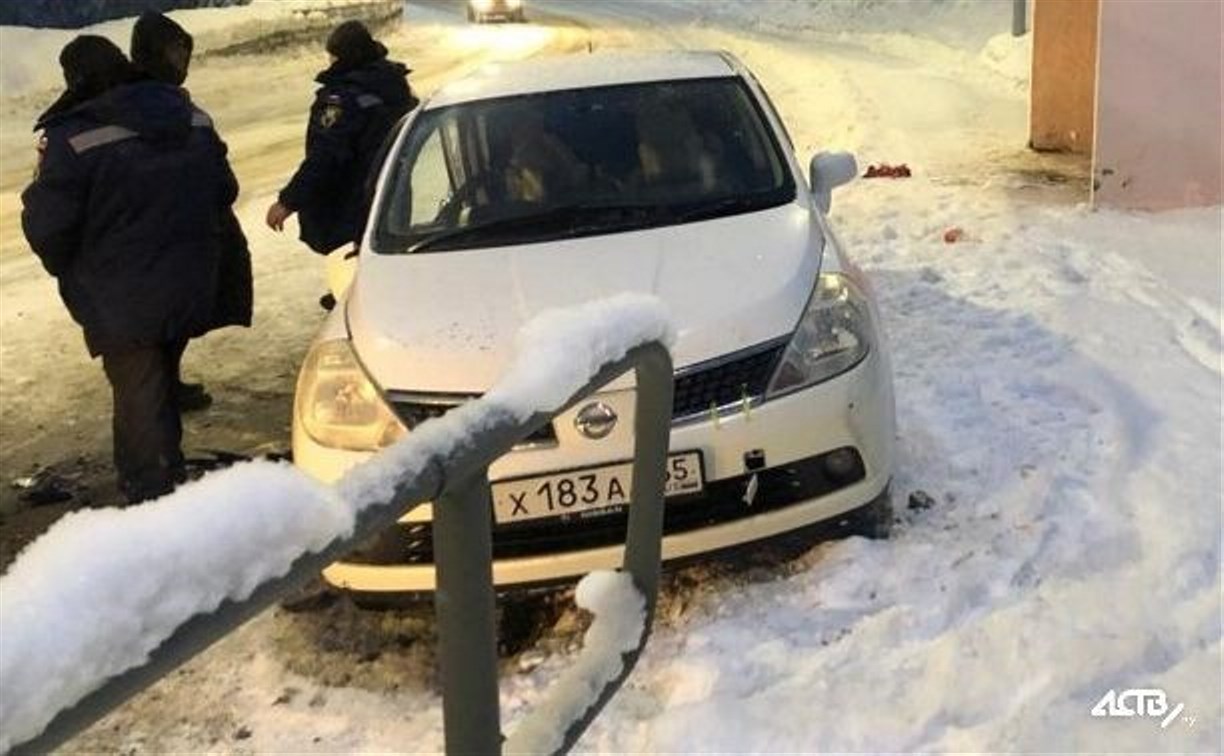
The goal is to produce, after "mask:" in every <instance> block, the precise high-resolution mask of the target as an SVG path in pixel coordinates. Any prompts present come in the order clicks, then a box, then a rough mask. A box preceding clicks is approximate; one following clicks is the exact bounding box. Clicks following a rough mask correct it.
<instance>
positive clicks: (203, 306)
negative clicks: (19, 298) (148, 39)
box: [21, 77, 238, 501]
mask: <svg viewBox="0 0 1224 756" xmlns="http://www.w3.org/2000/svg"><path fill="white" fill-rule="evenodd" d="M66 78H68V77H66ZM69 80H71V79H69ZM44 126H45V129H46V130H45V138H46V152H45V154H44V156H43V160H42V165H41V168H40V170H39V172H38V175H37V176H36V178H35V179H34V182H33V183H32V184H31V185H30V186H29V187H28V188H27V189H26V190H25V191H24V192H23V193H22V204H23V210H22V216H21V222H22V228H23V230H24V231H25V235H26V239H27V240H28V241H29V243H30V246H31V248H32V249H33V250H34V252H35V254H37V255H38V257H39V258H40V259H41V261H42V264H43V266H44V267H45V268H46V269H47V272H49V273H50V274H51V275H52V276H54V277H55V278H56V279H57V282H58V284H59V290H60V295H61V297H62V298H63V300H64V303H65V305H66V306H67V308H68V311H69V313H71V315H72V317H73V319H74V320H76V322H77V323H79V324H80V325H81V327H82V328H83V330H84V335H85V342H86V345H87V347H88V348H89V352H90V354H91V355H92V356H95V357H96V356H101V358H102V367H103V370H104V371H105V373H106V377H107V379H108V380H109V382H110V384H111V387H112V391H113V396H114V416H113V430H114V456H115V466H116V468H117V472H118V475H119V485H120V488H121V490H122V491H123V492H124V494H125V495H126V496H127V498H128V499H129V501H141V500H144V499H147V498H152V497H155V496H158V495H161V494H163V493H166V492H168V491H170V490H171V489H172V488H173V487H174V485H175V483H176V482H178V481H180V480H182V479H183V476H184V470H183V467H184V465H183V454H182V451H181V449H180V443H181V436H182V426H181V420H180V417H179V411H178V409H177V407H176V406H175V403H174V399H173V381H174V371H175V369H176V362H177V355H176V354H175V350H176V349H178V348H179V347H178V345H180V344H182V343H185V342H186V340H187V339H188V338H191V337H194V336H198V335H200V334H202V333H204V332H205V331H207V330H208V329H209V328H210V327H212V322H213V318H214V313H215V310H216V303H215V299H216V286H217V276H218V271H219V268H220V260H221V247H222V240H223V234H224V229H223V225H224V224H223V223H222V218H223V214H224V211H225V210H227V209H228V208H229V207H230V206H231V205H232V204H233V202H234V199H235V198H236V196H237V193H238V184H237V181H236V180H235V178H234V174H233V172H232V171H231V170H230V167H229V163H228V161H227V160H226V148H225V144H224V143H223V142H222V141H221V139H220V138H219V137H218V136H217V134H216V132H215V131H214V130H213V128H212V123H211V121H210V120H209V118H208V116H207V115H205V114H204V113H203V112H202V111H199V110H198V109H196V108H194V107H193V106H192V104H191V101H190V100H189V99H188V98H187V95H186V93H185V92H184V91H183V90H182V89H181V88H179V87H177V86H174V85H170V84H165V83H162V82H159V81H153V80H147V79H146V80H139V81H133V82H130V83H122V84H119V85H118V86H114V87H113V88H111V89H109V90H107V91H104V92H102V93H101V94H99V95H97V96H95V97H93V98H91V99H87V100H85V101H83V102H81V103H79V104H77V105H75V106H74V107H71V108H69V109H67V110H65V111H63V112H61V113H59V114H55V115H53V116H52V117H51V118H49V119H46V120H45V122H44Z"/></svg>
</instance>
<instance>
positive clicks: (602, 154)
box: [374, 77, 795, 253]
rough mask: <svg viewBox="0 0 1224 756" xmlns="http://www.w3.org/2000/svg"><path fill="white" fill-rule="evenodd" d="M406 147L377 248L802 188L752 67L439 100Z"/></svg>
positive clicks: (642, 219)
mask: <svg viewBox="0 0 1224 756" xmlns="http://www.w3.org/2000/svg"><path fill="white" fill-rule="evenodd" d="M411 128H412V131H411V133H410V134H409V135H408V137H407V138H406V139H405V140H404V144H403V147H402V149H401V150H400V152H399V154H398V155H396V157H395V158H394V164H393V166H392V170H391V172H390V173H389V174H388V179H387V181H388V184H389V186H388V187H387V189H386V191H384V193H383V200H382V205H381V207H380V208H379V212H378V219H377V221H376V223H377V225H376V227H375V235H374V247H375V251H377V252H383V253H403V252H436V251H442V250H453V249H469V248H473V247H491V246H499V245H505V244H516V243H527V242H537V241H546V240H552V239H562V238H572V237H577V236H587V235H592V234H606V233H614V232H618V231H629V230H634V229H641V228H649V227H653V226H663V225H671V224H676V223H685V222H689V221H693V220H699V219H706V218H714V217H719V216H722V215H730V214H734V213H742V212H749V211H753V210H759V209H764V208H767V207H774V206H777V205H780V204H783V203H786V202H790V201H792V200H793V199H794V198H795V185H794V181H793V180H792V179H791V176H790V172H789V171H788V170H787V169H786V164H785V162H784V161H783V158H782V153H781V151H780V148H779V145H778V141H777V139H776V138H775V137H774V135H773V133H772V131H771V130H770V129H769V128H768V126H767V125H766V121H765V118H764V116H763V114H762V112H761V109H760V107H759V105H758V104H757V103H756V100H755V98H753V96H752V95H751V93H750V92H749V91H748V89H747V88H746V86H745V84H744V83H743V81H742V80H740V79H739V78H738V77H725V78H716V79H695V80H687V81H673V82H651V83H646V84H632V85H619V86H609V87H597V88H588V89H577V90H565V91H557V92H545V93H540V94H532V95H523V96H516V97H508V98H500V99H493V100H480V101H475V102H469V103H463V104H458V105H451V106H447V107H442V108H437V109H433V110H428V111H425V112H424V113H422V114H420V116H418V118H417V119H416V121H415V122H414V123H413V125H412V127H411Z"/></svg>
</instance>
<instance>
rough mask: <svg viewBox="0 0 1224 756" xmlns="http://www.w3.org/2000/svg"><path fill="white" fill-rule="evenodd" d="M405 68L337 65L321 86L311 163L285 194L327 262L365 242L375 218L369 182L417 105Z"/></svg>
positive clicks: (310, 135) (309, 147)
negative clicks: (395, 131) (369, 220)
mask: <svg viewBox="0 0 1224 756" xmlns="http://www.w3.org/2000/svg"><path fill="white" fill-rule="evenodd" d="M408 73H409V71H408V69H407V68H406V67H404V65H403V64H402V63H396V62H394V61H389V60H385V59H384V60H377V61H374V62H373V63H369V64H366V65H364V66H360V67H358V68H344V67H343V66H342V65H340V64H339V63H337V64H335V65H333V66H332V67H331V68H329V69H327V70H326V71H323V72H322V73H320V74H319V75H318V76H317V77H315V80H316V81H318V82H319V83H320V84H322V85H323V86H322V87H320V88H319V90H318V91H317V92H316V93H315V101H314V105H312V106H311V108H310V124H309V126H307V129H306V158H305V159H304V160H303V161H302V164H301V165H300V166H299V167H298V169H297V173H295V174H294V176H293V178H292V179H291V180H290V181H289V184H288V186H286V187H285V188H284V189H283V190H281V193H280V197H279V200H280V203H281V204H282V205H284V206H285V207H287V208H289V209H290V210H294V211H297V213H298V225H299V227H300V228H301V237H302V241H303V242H305V243H306V245H307V246H309V247H310V248H311V249H313V250H314V251H316V252H318V253H320V254H326V253H328V252H331V251H332V250H334V249H336V248H338V247H341V246H343V245H345V244H352V243H354V242H357V241H358V240H359V239H360V238H361V232H362V230H363V229H364V227H365V220H366V213H367V211H368V210H369V206H368V199H369V198H368V194H367V187H366V182H367V178H368V177H369V174H370V171H371V170H372V169H375V166H374V165H373V164H374V161H375V158H376V156H377V155H378V154H379V153H380V149H381V147H382V144H383V141H384V140H385V139H386V138H387V135H388V133H389V132H390V131H391V129H392V127H393V126H395V123H396V122H397V121H398V120H399V119H400V118H401V117H402V116H403V115H404V114H405V113H407V112H408V111H409V110H412V109H413V108H414V107H416V105H417V99H416V97H414V96H413V94H412V90H411V89H410V88H409V86H408V81H407V76H408Z"/></svg>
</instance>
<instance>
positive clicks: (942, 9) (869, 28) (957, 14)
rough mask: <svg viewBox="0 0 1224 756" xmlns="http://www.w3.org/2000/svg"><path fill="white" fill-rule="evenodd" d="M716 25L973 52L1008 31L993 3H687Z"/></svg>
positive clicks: (1007, 7) (1007, 16)
mask: <svg viewBox="0 0 1224 756" xmlns="http://www.w3.org/2000/svg"><path fill="white" fill-rule="evenodd" d="M690 1H691V2H693V4H694V5H699V6H700V8H701V11H700V12H701V13H703V14H705V17H706V18H707V19H709V20H710V21H712V22H716V23H718V24H720V25H733V24H734V25H738V26H740V27H742V28H748V29H755V30H758V31H782V32H785V33H787V34H822V33H834V34H840V33H854V34H905V35H915V36H922V37H927V38H931V39H935V40H937V41H939V42H941V43H943V44H946V45H950V46H955V47H961V48H964V49H972V50H976V49H978V48H979V47H981V46H982V45H983V44H985V42H986V40H988V39H989V38H990V37H992V36H994V35H995V34H998V33H1001V32H1004V31H1008V30H1009V29H1010V28H1011V13H1012V6H1011V3H1010V2H1004V1H1002V0H995V1H994V2H984V1H983V0H904V2H900V1H899V0H767V2H760V0H757V2H751V3H746V2H739V1H738V0H690Z"/></svg>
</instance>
